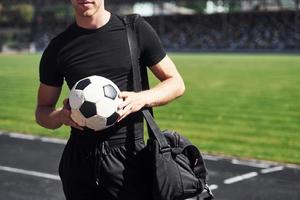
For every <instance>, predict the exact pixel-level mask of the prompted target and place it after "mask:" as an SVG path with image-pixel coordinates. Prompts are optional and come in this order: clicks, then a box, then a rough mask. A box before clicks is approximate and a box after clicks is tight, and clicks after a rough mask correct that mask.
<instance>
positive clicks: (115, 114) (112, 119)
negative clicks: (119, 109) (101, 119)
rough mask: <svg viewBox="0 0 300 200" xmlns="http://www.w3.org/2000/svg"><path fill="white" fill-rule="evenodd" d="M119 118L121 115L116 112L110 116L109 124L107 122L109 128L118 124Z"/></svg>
mask: <svg viewBox="0 0 300 200" xmlns="http://www.w3.org/2000/svg"><path fill="white" fill-rule="evenodd" d="M118 118H119V114H118V113H116V112H114V113H113V114H112V115H111V116H109V117H108V118H107V122H106V125H107V126H110V125H113V124H114V123H116V121H117V119H118Z"/></svg>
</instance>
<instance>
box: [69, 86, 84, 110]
mask: <svg viewBox="0 0 300 200" xmlns="http://www.w3.org/2000/svg"><path fill="white" fill-rule="evenodd" d="M83 102H84V94H83V91H82V90H73V91H72V92H71V93H70V95H69V103H70V106H71V108H73V109H79V108H80V106H81V104H82V103H83Z"/></svg>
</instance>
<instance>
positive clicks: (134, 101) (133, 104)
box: [118, 91, 147, 122]
mask: <svg viewBox="0 0 300 200" xmlns="http://www.w3.org/2000/svg"><path fill="white" fill-rule="evenodd" d="M119 98H122V99H123V102H122V103H121V104H120V105H119V109H120V110H119V111H118V114H119V115H120V117H119V119H118V122H119V121H121V120H122V119H124V118H125V117H126V116H128V115H129V114H130V113H134V112H137V111H139V110H140V109H141V108H142V107H144V106H146V105H147V91H143V92H127V91H125V92H121V93H120V94H119Z"/></svg>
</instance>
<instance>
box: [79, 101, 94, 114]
mask: <svg viewBox="0 0 300 200" xmlns="http://www.w3.org/2000/svg"><path fill="white" fill-rule="evenodd" d="M79 110H80V112H81V113H82V115H83V116H84V117H85V118H89V117H92V116H94V115H96V114H97V108H96V105H95V103H92V102H89V101H85V102H83V104H82V105H81V107H80V108H79Z"/></svg>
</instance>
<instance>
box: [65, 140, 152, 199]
mask: <svg viewBox="0 0 300 200" xmlns="http://www.w3.org/2000/svg"><path fill="white" fill-rule="evenodd" d="M143 147H144V141H143V139H138V140H135V141H131V142H129V141H126V139H117V140H101V139H99V138H98V137H95V136H92V135H90V134H87V135H85V134H71V137H70V138H69V140H68V142H67V145H66V147H65V149H64V152H63V155H62V158H61V161H60V165H59V175H60V177H61V180H62V184H63V190H64V193H65V196H66V199H67V200H102V199H103V200H117V199H118V200H141V199H143V200H147V199H149V200H151V198H150V197H151V195H150V192H151V191H150V182H149V181H148V179H149V177H147V176H149V174H150V173H149V172H148V171H147V169H146V166H145V165H144V163H145V162H144V161H143V159H144V157H145V156H143V151H141V149H142V148H143Z"/></svg>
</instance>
